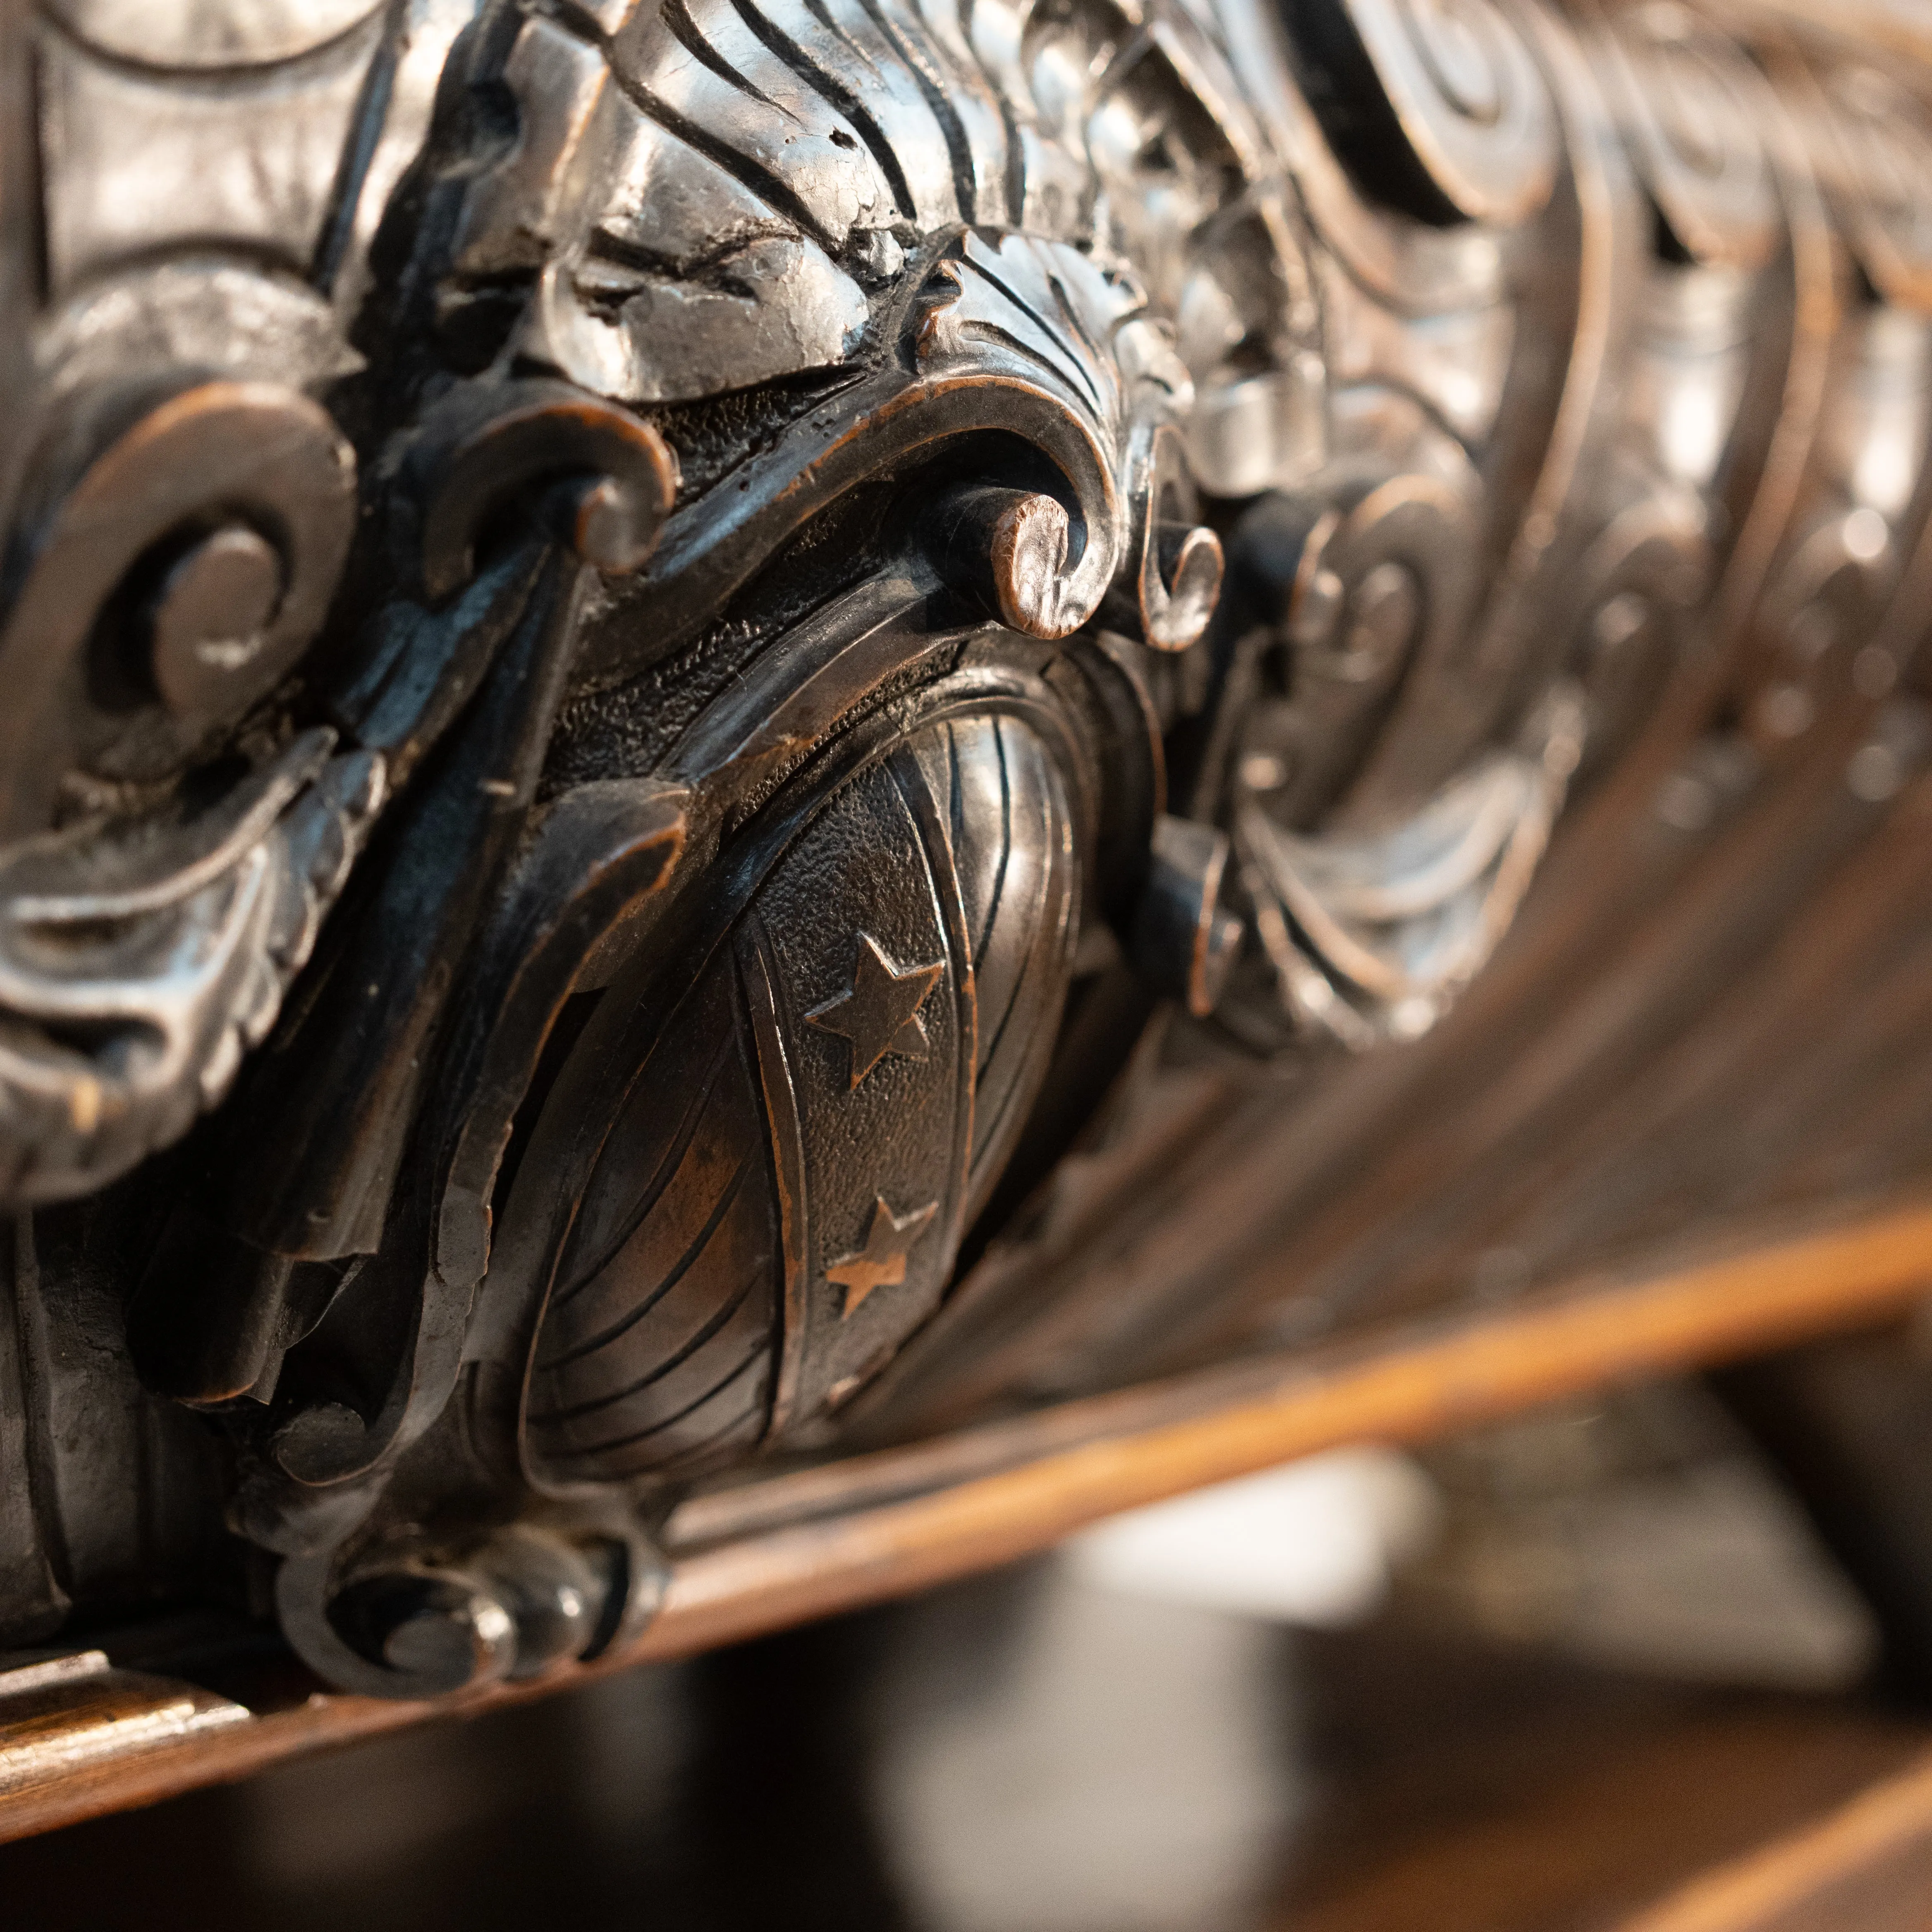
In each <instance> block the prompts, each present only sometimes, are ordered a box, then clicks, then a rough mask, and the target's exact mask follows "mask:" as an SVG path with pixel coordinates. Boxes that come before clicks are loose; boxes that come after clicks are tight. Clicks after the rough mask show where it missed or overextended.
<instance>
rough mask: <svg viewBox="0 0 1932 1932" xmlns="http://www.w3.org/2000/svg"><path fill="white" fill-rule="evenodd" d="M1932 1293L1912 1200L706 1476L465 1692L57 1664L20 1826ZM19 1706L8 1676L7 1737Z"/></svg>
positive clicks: (766, 1625) (485, 1704)
mask: <svg viewBox="0 0 1932 1932" xmlns="http://www.w3.org/2000/svg"><path fill="white" fill-rule="evenodd" d="M1928 1292H1932V1205H1928V1204H1927V1203H1926V1202H1924V1201H1922V1200H1913V1201H1910V1202H1893V1203H1891V1204H1888V1205H1885V1206H1883V1207H1882V1208H1874V1209H1873V1210H1872V1211H1869V1212H1867V1213H1865V1214H1862V1215H1861V1216H1859V1217H1857V1218H1855V1219H1852V1220H1839V1221H1837V1222H1835V1223H1831V1224H1829V1225H1822V1226H1821V1225H1816V1224H1814V1225H1811V1226H1804V1227H1799V1228H1793V1229H1787V1230H1785V1231H1784V1232H1781V1233H1780V1234H1778V1235H1776V1236H1775V1237H1770V1238H1760V1239H1759V1240H1757V1241H1753V1242H1751V1243H1749V1244H1743V1243H1739V1244H1734V1245H1733V1246H1731V1247H1728V1248H1724V1247H1716V1246H1713V1245H1710V1244H1706V1245H1705V1246H1704V1247H1702V1248H1701V1249H1700V1250H1697V1251H1691V1250H1677V1251H1676V1252H1674V1253H1672V1254H1670V1255H1668V1256H1664V1255H1659V1256H1655V1257H1654V1258H1653V1259H1652V1263H1651V1265H1649V1266H1647V1267H1641V1268H1638V1267H1633V1268H1630V1269H1628V1270H1627V1271H1622V1272H1619V1273H1605V1274H1598V1275H1593V1276H1591V1277H1586V1278H1585V1279H1583V1280H1577V1281H1575V1282H1572V1283H1568V1284H1567V1285H1566V1286H1564V1287H1562V1288H1561V1289H1556V1290H1553V1291H1551V1292H1547V1293H1544V1294H1541V1295H1536V1296H1535V1297H1532V1298H1527V1299H1526V1300H1525V1301H1523V1302H1521V1303H1520V1304H1517V1305H1516V1306H1514V1307H1511V1308H1508V1309H1502V1310H1487V1311H1485V1312H1484V1313H1481V1314H1480V1315H1464V1316H1459V1317H1457V1318H1456V1319H1453V1320H1446V1321H1442V1322H1438V1323H1435V1324H1432V1325H1412V1326H1409V1327H1406V1328H1401V1329H1398V1330H1394V1331H1389V1332H1386V1333H1382V1334H1376V1335H1373V1336H1367V1337H1361V1338H1358V1339H1356V1340H1353V1341H1352V1342H1349V1343H1346V1344H1340V1345H1337V1346H1332V1347H1330V1348H1328V1349H1322V1350H1319V1351H1304V1352H1301V1353H1298V1354H1297V1355H1293V1356H1290V1357H1286V1358H1280V1357H1277V1358H1269V1359H1266V1360H1262V1361H1252V1362H1249V1363H1247V1364H1241V1365H1238V1366H1237V1367H1231V1368H1226V1369H1220V1370H1214V1371H1211V1372H1208V1373H1202V1374H1200V1375H1197V1376H1188V1377H1184V1378H1179V1379H1175V1380H1173V1381H1171V1382H1164V1383H1160V1384H1155V1385H1148V1386H1146V1387H1143V1388H1135V1389H1130V1390H1127V1391H1121V1392H1120V1393H1118V1394H1112V1395H1108V1396H1103V1397H1093V1398H1090V1399H1088V1400H1082V1401H1079V1402H1075V1403H1067V1404H1064V1405H1061V1406H1059V1407H1058V1408H1055V1409H1050V1410H1047V1411H1045V1412H1042V1413H1040V1414H1039V1415H1028V1416H1025V1417H1022V1418H1016V1419H1014V1420H1011V1421H1003V1422H999V1423H995V1424H987V1425H984V1426H983V1427H979V1428H977V1429H973V1430H965V1431H962V1432H961V1433H958V1434H956V1435H953V1436H948V1437H946V1438H944V1439H940V1440H938V1441H935V1442H925V1443H919V1444H915V1445H911V1446H909V1447H907V1448H898V1449H890V1450H882V1451H875V1452H873V1453H871V1454H867V1455H863V1456H858V1457H850V1458H847V1459H846V1460H843V1461H841V1462H838V1463H831V1464H828V1465H826V1466H823V1467H820V1468H816V1469H805V1470H802V1471H793V1472H786V1473H781V1474H778V1475H772V1476H769V1477H766V1478H763V1479H762V1480H760V1481H754V1482H751V1483H747V1484H742V1485H740V1486H739V1487H736V1488H735V1489H732V1490H726V1491H722V1492H720V1493H717V1494H715V1495H711V1496H700V1497H698V1498H696V1499H693V1500H692V1501H691V1502H689V1503H688V1504H686V1505H685V1507H684V1508H682V1510H681V1511H679V1513H678V1514H677V1515H676V1517H673V1519H672V1521H671V1524H670V1529H669V1532H668V1537H669V1541H670V1547H671V1548H672V1551H673V1557H674V1559H675V1561H674V1570H673V1580H672V1583H671V1586H670V1594H669V1596H668V1598H667V1601H666V1604H665V1606H664V1610H663V1611H662V1613H661V1614H660V1616H658V1619H657V1621H656V1622H655V1623H654V1624H653V1625H652V1626H651V1627H650V1628H649V1630H648V1631H646V1632H645V1634H643V1637H641V1638H640V1640H638V1641H637V1643H635V1644H634V1646H631V1648H630V1649H628V1650H626V1651H625V1652H623V1653H622V1654H621V1655H614V1656H611V1657H607V1658H602V1659H600V1660H599V1661H597V1662H596V1663H595V1664H590V1665H587V1666H585V1665H578V1666H572V1667H568V1668H566V1669H564V1670H559V1671H557V1672H556V1673H553V1674H551V1675H550V1676H546V1677H545V1678H544V1679H541V1680H538V1681H537V1682H534V1683H531V1684H526V1685H511V1686H497V1687H493V1688H491V1689H489V1690H487V1691H481V1692H479V1693H477V1694H472V1695H469V1696H466V1697H460V1698H458V1699H455V1700H451V1701H450V1702H449V1703H446V1704H441V1705H430V1704H424V1703H383V1702H380V1701H377V1700H371V1699H367V1698H358V1697H338V1696H332V1695H329V1694H324V1693H323V1692H321V1691H319V1690H317V1691H314V1693H313V1694H308V1695H306V1696H300V1695H298V1697H296V1698H294V1699H293V1700H287V1701H283V1702H278V1703H271V1704H265V1705H263V1706H257V1707H256V1708H254V1709H250V1710H248V1711H246V1712H242V1711H240V1710H239V1709H238V1711H237V1712H236V1714H235V1715H233V1716H232V1717H230V1718H227V1719H226V1721H221V1722H219V1723H217V1724H212V1725H210V1726H208V1727H206V1728H205V1729H203V1730H200V1731H199V1732H198V1733H196V1735H194V1736H191V1737H189V1738H187V1739H183V1740H182V1741H181V1742H174V1743H168V1742H160V1743H157V1742H154V1733H153V1730H152V1727H146V1728H144V1727H142V1726H141V1725H139V1724H134V1725H131V1726H127V1727H126V1735H127V1738H128V1740H129V1742H128V1744H127V1748H126V1749H125V1750H121V1749H119V1748H116V1747H115V1745H113V1742H112V1741H111V1740H109V1739H107V1738H105V1737H104V1736H102V1737H98V1738H97V1739H96V1741H95V1743H94V1744H92V1745H89V1746H88V1747H87V1748H85V1749H75V1750H71V1751H65V1752H64V1751H63V1750H62V1732H61V1729H60V1726H59V1724H58V1723H57V1722H50V1720H51V1719H52V1716H53V1713H52V1712H50V1711H49V1709H48V1708H47V1703H46V1691H45V1687H44V1684H41V1685H40V1688H37V1690H36V1691H35V1693H34V1695H35V1697H36V1698H37V1700H38V1701H37V1703H36V1705H35V1707H34V1710H33V1712H32V1713H31V1716H30V1717H29V1716H28V1714H26V1713H24V1712H23V1714H22V1719H21V1721H22V1722H31V1725H32V1726H33V1727H34V1739H35V1740H36V1741H37V1749H38V1750H39V1751H40V1753H41V1757H40V1763H42V1764H43V1766H44V1767H45V1772H44V1775H32V1776H26V1777H24V1778H16V1780H15V1781H13V1788H12V1789H10V1790H7V1791H5V1793H4V1794H0V1841H3V1840H5V1839H8V1838H20V1837H24V1836H26V1835H29V1834H31V1833H33V1832H42V1831H46V1830H50V1829H54V1828H55V1827H57V1826H62V1825H65V1824H68V1823H73V1822H75V1821H77V1820H80V1819H82V1818H85V1817H92V1816H94V1815H96V1814H100V1813H102V1812H106V1811H115V1810H118V1809H121V1808H124V1807H127V1806H130V1805H142V1804H147V1803H151V1802H154V1801H156V1800H157V1799H163V1798H166V1797H168V1796H172V1795H173V1794H174V1793H177V1792H180V1791H183V1790H189V1789H190V1788H193V1787H196V1786H199V1785H204V1784H214V1783H217V1782H220V1781H224V1780H228V1779H233V1778H241V1777H245V1776H246V1775H249V1774H250V1773H251V1772H255V1771H257V1770H259V1769H263V1767H265V1766H269V1765H271V1764H273V1763H277V1762H278V1761H280V1760H284V1759H286V1758H289V1757H294V1756H296V1755H298V1754H301V1753H304V1752H307V1751H314V1750H317V1749H320V1748H325V1747H328V1746H331V1745H342V1744H347V1743H350V1742H354V1741H355V1740H356V1739H360V1738H364V1737H368V1736H374V1735H376V1734H377V1733H382V1732H386V1731H391V1730H397V1729H398V1728H400V1727H404V1726H406V1725H410V1724H420V1723H422V1722H424V1721H426V1720H428V1719H429V1718H432V1717H436V1716H447V1715H455V1716H466V1715H473V1714H475V1713H476V1712H481V1711H484V1710H487V1709H493V1708H495V1707H497V1706H501V1705H502V1704H504V1703H510V1702H514V1701H519V1700H523V1699H525V1698H527V1697H532V1696H538V1695H541V1694H544V1693H545V1692H547V1691H552V1690H556V1689H559V1688H564V1687H566V1686H568V1685H571V1684H574V1683H577V1682H583V1681H585V1680H586V1679H589V1678H590V1677H592V1676H601V1675H604V1674H606V1673H609V1672H610V1671H613V1670H624V1669H627V1668H629V1667H631V1666H633V1665H634V1664H640V1663H644V1662H647V1661H652V1660H653V1659H664V1658H675V1657H679V1656H684V1655H689V1654H691V1653H692V1652H697V1651H699V1650H703V1649H709V1648H710V1647H712V1646H715V1645H718V1644H721V1643H730V1642H733V1641H736V1640H739V1639H742V1638H745V1637H752V1636H754V1635H757V1634H760V1633H761V1632H764V1631H771V1630H774V1629H777V1628H781V1627H783V1626H784V1625H788V1624H792V1623H796V1622H800V1621H802V1620H804V1619H808V1618H810V1617H814V1616H823V1615H825V1614H826V1613H830V1612H832V1611H835V1610H844V1609H848V1608H851V1607H856V1606H858V1605H860V1604H868V1603H874V1602H877V1601H881V1600H883V1599H885V1598H890V1597H893V1596H896V1595H904V1594H907V1593H908V1592H913V1591H916V1590H919V1589H924V1588H926V1587H927V1586H929V1585H932V1584H935V1583H940V1582H941V1581H944V1580H946V1579H947V1578H950V1577H959V1576H962V1575H965V1574H969V1573H971V1572H972V1571H978V1570H983V1569H985V1568H989V1567H991V1566H992V1565H997V1564H1000V1563H1003V1562H1008V1561H1010V1560H1012V1559H1015V1558H1017V1557H1020V1556H1025V1555H1028V1554H1029V1553H1033V1552H1035V1551H1038V1550H1044V1549H1046V1548H1048V1547H1050V1546H1051V1545H1052V1544H1054V1543H1055V1542H1056V1541H1058V1540H1059V1539H1060V1538H1063V1537H1064V1536H1065V1535H1067V1534H1069V1533H1070V1532H1072V1531H1073V1530H1076V1529H1079V1528H1081V1527H1082V1526H1083V1525H1085V1524H1087V1523H1092V1522H1094V1521H1096V1520H1098V1519H1099V1518H1100V1517H1105V1516H1107V1515H1109V1514H1113V1513H1115V1512H1116V1511H1121V1510H1123V1509H1129V1508H1135V1507H1137V1506H1139V1505H1142V1504H1146V1503H1151V1502H1157V1501H1159V1500H1160V1499H1163V1498H1164V1497H1167V1496H1173V1495H1176V1494H1178V1493H1181V1492H1182V1491H1184V1490H1190V1489H1193V1488H1196V1487H1200V1486H1201V1485H1202V1484H1208V1483H1214V1482H1218V1481H1225V1480H1227V1479H1229V1478H1233V1477H1235V1476H1239V1475H1244V1474H1247V1473H1248V1472H1252V1471H1254V1470H1257V1469H1264V1468H1266V1467H1268V1466H1271V1465H1273V1464H1275V1463H1281V1462H1285V1461H1287V1460H1291V1459H1292V1458H1294V1457H1300V1456H1305V1455H1308V1454H1312V1453H1313V1452H1314V1451H1318V1450H1322V1449H1325V1448H1334V1447H1336V1446H1338V1445H1342V1444H1345V1443H1351V1442H1412V1441H1421V1440H1424V1439H1430V1438H1434V1437H1438V1436H1443V1435H1445V1434H1447V1433H1451V1432H1453V1431H1454V1430H1457V1429H1459V1428H1462V1427H1468V1426H1470V1425H1472V1424H1478V1423H1481V1422H1484V1421H1489V1420H1491V1419H1493V1418H1499V1417H1502V1416H1505V1415H1511V1414H1514V1413H1517V1412H1520V1411H1523V1410H1525V1409H1530V1408H1532V1407H1534V1406H1537V1405H1538V1404H1541V1403H1547V1402H1550V1401H1554V1400H1559V1399H1560V1398H1562V1397H1567V1396H1571V1395H1574V1394H1577V1393H1579V1392H1581V1391H1586V1390H1588V1389H1590V1388H1597V1387H1601V1386H1603V1385H1606V1384H1608V1383H1611V1382H1619V1381H1628V1380H1633V1379H1641V1378H1643V1377H1646V1376H1652V1375H1655V1374H1658V1373H1664V1372H1667V1371H1670V1370H1680V1369H1684V1368H1687V1367H1700V1366H1706V1365H1709V1364H1715V1363H1718V1362H1721V1361H1732V1360H1736V1359H1738V1358H1741V1357H1744V1356H1746V1355H1751V1354H1754V1353H1757V1352H1762V1351H1763V1350H1766V1349H1771V1348H1775V1347H1777V1346H1781V1345H1784V1344H1786V1343H1791V1342H1795V1341H1798V1340H1802V1339H1805V1338H1806V1337H1811V1336H1814V1335H1818V1334H1825V1333H1827V1332H1830V1331H1835V1330H1842V1329H1846V1328H1855V1327H1857V1326H1859V1325H1862V1324H1864V1323H1867V1322H1876V1321H1878V1320H1880V1319H1884V1318H1885V1317H1887V1316H1891V1315H1894V1314H1896V1313H1899V1312H1900V1311H1901V1310H1905V1309H1906V1308H1909V1307H1910V1306H1911V1305H1912V1304H1914V1303H1915V1302H1916V1301H1918V1300H1919V1299H1921V1298H1923V1297H1924V1296H1925V1295H1927V1293H1928ZM95 1681H96V1680H95V1679H91V1678H89V1677H88V1676H85V1675H83V1676H79V1677H77V1679H76V1688H75V1692H74V1705H73V1706H72V1716H71V1722H72V1724H73V1727H74V1734H75V1736H76V1737H78V1736H79V1733H80V1731H81V1730H83V1729H86V1728H87V1727H90V1726H91V1727H93V1728H94V1729H95V1730H96V1731H97V1732H98V1730H99V1727H100V1725H101V1722H102V1721H103V1720H102V1718H101V1714H100V1713H99V1712H93V1711H92V1710H91V1707H90V1703H89V1699H90V1697H93V1698H94V1699H95V1701H98V1693H90V1692H89V1690H88V1689H87V1688H86V1687H87V1686H88V1685H89V1684H90V1683H93V1682H95ZM305 1688H306V1687H305ZM183 1691H184V1688H183V1687H181V1686H178V1685H177V1686H176V1687H175V1692H176V1694H177V1696H180V1695H181V1694H183ZM125 1694H126V1692H125V1687H124V1685H123V1687H122V1690H121V1695H122V1696H123V1697H124V1696H125ZM154 1694H155V1695H157V1696H161V1695H163V1691H156V1692H155V1693H154ZM10 1722H11V1720H10V1715H9V1714H8V1712H7V1709H6V1703H5V1700H4V1698H0V1751H4V1750H5V1748H6V1747H7V1745H9V1744H10V1742H12V1739H11V1737H10Z"/></svg>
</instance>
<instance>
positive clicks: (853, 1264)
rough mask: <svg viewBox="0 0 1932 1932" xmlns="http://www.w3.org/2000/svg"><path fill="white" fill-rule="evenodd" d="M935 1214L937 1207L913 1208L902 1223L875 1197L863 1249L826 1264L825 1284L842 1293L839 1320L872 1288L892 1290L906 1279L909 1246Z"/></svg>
mask: <svg viewBox="0 0 1932 1932" xmlns="http://www.w3.org/2000/svg"><path fill="white" fill-rule="evenodd" d="M938 1212H939V1203H938V1202H937V1201H935V1202H932V1204H931V1205H929V1206H928V1207H925V1208H915V1209H914V1210H913V1212H912V1213H911V1214H908V1215H907V1216H905V1217H904V1218H903V1219H901V1217H899V1216H898V1215H896V1214H894V1213H893V1212H892V1210H891V1208H889V1207H888V1206H887V1205H886V1197H885V1196H883V1194H880V1195H877V1196H874V1199H873V1204H872V1225H871V1227H869V1228H868V1229H866V1231H865V1246H864V1247H862V1248H861V1249H860V1250H859V1251H858V1253H856V1254H852V1255H847V1256H844V1257H843V1258H842V1259H840V1260H838V1261H835V1262H831V1263H830V1264H829V1265H827V1267H826V1271H825V1279H826V1280H827V1281H833V1282H836V1283H838V1286H840V1287H841V1288H842V1289H844V1291H845V1305H844V1307H843V1308H841V1310H839V1311H838V1313H839V1318H840V1319H841V1320H843V1319H844V1318H845V1317H846V1316H849V1315H850V1313H852V1311H853V1310H854V1309H855V1308H856V1307H858V1306H859V1304H860V1303H861V1302H862V1301H864V1300H865V1298H866V1296H867V1295H870V1294H871V1292H872V1291H873V1289H875V1288H896V1287H898V1285H899V1283H901V1282H902V1281H904V1280H905V1278H906V1261H907V1256H910V1253H911V1252H912V1246H913V1243H914V1242H915V1241H917V1240H918V1239H919V1236H920V1235H922V1234H924V1233H925V1232H926V1224H927V1223H928V1222H929V1221H930V1220H932V1217H934V1215H935V1214H938Z"/></svg>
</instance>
